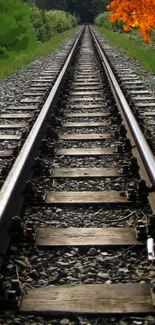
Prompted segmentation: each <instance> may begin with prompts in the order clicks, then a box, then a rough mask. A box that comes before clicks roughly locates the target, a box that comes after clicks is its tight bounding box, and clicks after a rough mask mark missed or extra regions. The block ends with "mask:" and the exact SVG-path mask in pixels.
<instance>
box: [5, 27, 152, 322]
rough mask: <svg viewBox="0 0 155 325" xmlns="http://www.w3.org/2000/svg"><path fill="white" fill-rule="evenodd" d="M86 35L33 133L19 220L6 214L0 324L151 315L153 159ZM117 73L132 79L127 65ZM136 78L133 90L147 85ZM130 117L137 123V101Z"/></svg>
mask: <svg viewBox="0 0 155 325" xmlns="http://www.w3.org/2000/svg"><path fill="white" fill-rule="evenodd" d="M93 35H94V34H93V33H92V34H91V32H90V30H89V28H88V27H87V26H86V28H85V29H84V32H83V35H82V40H81V41H80V43H79V44H78V49H77V50H76V51H75V53H76V55H74V59H73V60H72V61H71V66H70V67H69V68H68V71H67V73H66V79H65V81H64V85H63V88H61V90H60V93H59V97H58V96H57V99H55V100H54V104H53V106H52V107H54V108H53V110H52V112H51V113H49V116H48V127H46V126H45V130H46V131H44V132H42V133H43V139H42V138H41V136H39V139H41V140H39V141H40V144H41V147H40V145H39V147H40V149H37V150H36V152H37V154H36V153H35V154H33V160H32V162H31V165H33V174H32V172H29V174H28V176H27V178H26V182H27V183H26V187H25V190H24V199H25V200H24V204H23V206H22V209H21V211H19V217H17V216H16V217H15V215H16V214H15V215H12V218H13V222H12V227H11V231H12V240H11V244H10V249H9V250H8V253H7V254H6V257H5V259H4V261H3V265H2V268H1V275H2V277H1V301H2V304H3V308H2V312H1V316H0V320H1V322H2V324H61V325H65V324H81V325H86V324H98V325H99V324H120V325H127V324H139V325H140V324H145V325H149V324H153V321H154V317H153V316H149V317H147V316H148V315H153V314H154V313H155V309H154V307H153V301H154V293H153V283H154V276H155V266H154V264H153V259H154V251H153V246H152V242H153V236H154V229H153V226H154V202H155V201H154V183H153V182H154V178H153V177H154V176H155V175H154V174H153V170H154V166H152V165H151V163H150V166H149V165H147V161H145V159H144V158H145V157H144V158H143V156H145V153H143V152H141V151H140V152H139V150H140V149H139V148H140V144H139V142H138V140H139V139H143V138H139V139H136V138H134V135H133V133H132V127H130V126H129V125H128V124H127V122H126V120H125V115H126V113H123V111H121V106H122V105H123V104H122V102H123V100H124V99H123V97H121V99H118V97H117V94H116V93H115V91H114V89H111V87H112V84H115V82H114V80H113V79H111V80H110V79H109V77H108V78H107V71H108V68H107V67H106V73H105V72H104V70H103V65H102V62H103V61H100V60H99V55H98V54H97V49H98V50H99V48H98V43H97V41H96V45H95V44H94V42H93ZM100 55H101V53H100ZM104 64H105V63H104ZM121 74H122V75H123V76H125V77H126V83H127V84H128V85H129V86H130V85H131V75H130V74H129V73H128V70H127V68H126V67H123V66H122V67H121ZM128 77H129V79H128ZM108 79H109V81H110V84H111V86H110V85H109V83H108ZM136 80H137V79H135V81H134V82H132V85H131V88H132V90H131V94H132V95H133V94H134V97H135V93H133V92H137V93H136V96H141V95H142V90H143V91H144V92H145V89H142V88H140V87H139V86H140V83H139V81H136ZM53 87H55V85H54V86H53ZM31 91H32V92H34V98H35V96H38V94H37V95H35V92H36V89H31ZM138 91H139V93H138ZM118 93H119V91H118ZM127 94H128V100H129V102H132V100H133V98H129V92H127ZM143 94H144V93H143ZM147 95H148V94H147ZM150 95H151V94H149V96H150ZM27 96H29V95H28V94H27ZM30 96H32V93H31V95H30ZM113 96H114V97H115V99H114V97H113ZM145 97H146V96H145ZM47 100H48V99H47ZM115 100H116V102H117V104H116V102H115ZM146 100H147V99H146V98H145V99H144V101H143V103H144V102H146ZM34 101H35V99H34ZM121 101H122V102H121ZM140 102H141V101H140ZM124 112H125V111H124ZM143 113H145V110H144V112H143ZM133 116H135V117H136V118H137V120H138V123H140V122H141V121H142V116H139V114H137V110H136V107H135V105H134V109H133ZM133 121H134V119H133ZM49 124H50V125H49ZM133 126H134V123H133ZM141 129H142V131H143V130H144V125H143V123H141ZM135 133H136V132H135ZM140 136H141V133H139V137H140ZM151 136H152V133H151V132H150V133H149V143H150V145H151V149H152V150H154V148H153V144H152V141H151ZM129 137H130V141H129ZM142 137H143V135H142ZM144 144H145V143H144ZM142 147H145V146H142ZM146 149H148V148H147V147H146ZM148 150H149V149H148ZM31 152H32V150H31ZM148 152H149V153H150V160H151V157H152V156H153V154H152V152H150V151H148ZM153 152H154V151H153ZM151 155H152V156H151ZM35 157H36V158H35ZM151 162H152V161H151ZM23 168H24V166H23ZM24 173H25V172H24V171H23V174H24ZM4 185H5V183H4ZM21 188H22V186H21ZM2 190H3V187H2ZM15 190H16V189H15ZM22 193H23V192H22ZM22 195H23V194H22ZM18 210H20V208H18ZM13 211H15V208H14V210H13ZM4 212H5V211H4ZM4 215H5V213H4V214H3V220H4ZM148 238H150V239H149V240H148ZM147 245H148V248H147ZM149 253H152V255H151V254H150V255H149ZM3 310H5V314H3ZM11 322H12V323H11ZM13 322H14V323H13Z"/></svg>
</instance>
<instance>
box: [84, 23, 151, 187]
mask: <svg viewBox="0 0 155 325" xmlns="http://www.w3.org/2000/svg"><path fill="white" fill-rule="evenodd" d="M90 31H91V34H92V37H93V39H94V42H95V44H96V47H97V49H98V52H99V55H100V57H101V59H102V63H103V65H104V68H105V71H106V73H107V76H108V78H109V79H110V82H111V84H112V87H113V90H114V92H115V95H116V97H117V100H118V101H119V104H120V106H121V109H122V111H123V113H124V115H125V118H126V120H127V123H128V127H129V129H130V131H131V134H132V136H133V138H134V141H135V143H136V146H137V148H138V150H139V154H140V156H141V159H142V161H143V164H144V166H145V169H146V171H147V173H148V176H149V179H150V181H151V183H152V185H153V187H154V188H155V159H154V156H153V153H152V151H151V149H150V147H149V145H148V143H147V141H146V140H145V137H144V135H143V133H142V131H141V129H140V127H139V125H138V123H137V121H136V119H135V117H134V115H133V113H132V111H131V108H130V106H129V104H128V102H127V100H126V98H125V96H124V94H123V92H122V90H121V88H120V86H119V84H118V82H117V80H116V78H115V76H114V73H113V71H112V69H111V67H110V65H109V63H108V60H107V58H106V56H105V54H104V52H103V50H102V48H101V46H100V44H99V41H98V39H97V37H96V35H95V33H94V31H93V29H92V27H90Z"/></svg>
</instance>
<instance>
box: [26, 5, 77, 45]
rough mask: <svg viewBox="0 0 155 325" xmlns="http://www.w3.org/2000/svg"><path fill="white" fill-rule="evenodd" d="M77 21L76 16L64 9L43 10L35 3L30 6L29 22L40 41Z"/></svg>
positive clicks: (47, 38)
mask: <svg viewBox="0 0 155 325" xmlns="http://www.w3.org/2000/svg"><path fill="white" fill-rule="evenodd" d="M77 23H78V21H77V18H76V17H75V16H72V15H71V14H69V13H66V12H65V11H61V10H51V11H46V10H44V11H43V10H41V9H39V8H37V7H36V6H35V5H32V6H31V24H32V26H33V29H34V33H35V35H36V36H37V39H38V41H40V42H45V41H47V40H49V39H50V38H51V37H52V36H53V35H54V34H56V33H61V32H63V31H65V30H67V29H70V28H72V27H75V26H76V25H77Z"/></svg>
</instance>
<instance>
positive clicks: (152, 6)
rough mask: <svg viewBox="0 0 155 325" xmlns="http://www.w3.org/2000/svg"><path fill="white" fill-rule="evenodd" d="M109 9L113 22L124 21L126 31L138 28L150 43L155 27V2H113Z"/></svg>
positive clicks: (113, 0)
mask: <svg viewBox="0 0 155 325" xmlns="http://www.w3.org/2000/svg"><path fill="white" fill-rule="evenodd" d="M107 8H108V9H109V10H110V20H111V21H117V20H120V21H122V22H123V23H124V30H125V31H130V30H131V29H133V28H137V29H138V30H139V31H140V33H141V34H142V35H143V38H144V39H145V40H146V41H147V42H149V40H150V37H151V31H152V29H153V28H154V27H155V0H112V1H111V2H110V4H109V5H108V6H107Z"/></svg>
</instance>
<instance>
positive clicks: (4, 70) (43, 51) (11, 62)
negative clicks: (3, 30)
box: [0, 27, 77, 79]
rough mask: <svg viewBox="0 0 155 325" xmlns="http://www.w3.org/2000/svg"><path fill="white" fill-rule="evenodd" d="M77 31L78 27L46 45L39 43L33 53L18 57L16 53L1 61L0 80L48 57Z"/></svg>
mask: <svg viewBox="0 0 155 325" xmlns="http://www.w3.org/2000/svg"><path fill="white" fill-rule="evenodd" d="M76 31H77V27H74V28H72V29H70V30H67V31H64V32H62V33H60V34H56V35H54V36H53V37H52V38H51V39H50V40H48V41H46V42H44V43H39V44H38V45H37V47H36V48H35V49H34V50H33V51H27V52H26V53H19V54H18V55H17V53H16V55H15V54H14V55H12V56H10V57H9V58H8V59H6V60H4V59H3V60H0V79H2V78H4V77H5V76H7V75H10V74H11V73H13V72H15V71H17V70H19V69H20V68H22V67H24V66H26V65H27V64H29V63H30V62H31V61H32V60H34V59H36V58H39V57H41V56H43V55H47V54H48V53H50V52H52V51H54V50H55V49H58V48H60V47H61V44H62V42H63V41H64V40H65V39H67V38H70V37H71V36H73V35H74V34H75V32H76Z"/></svg>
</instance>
